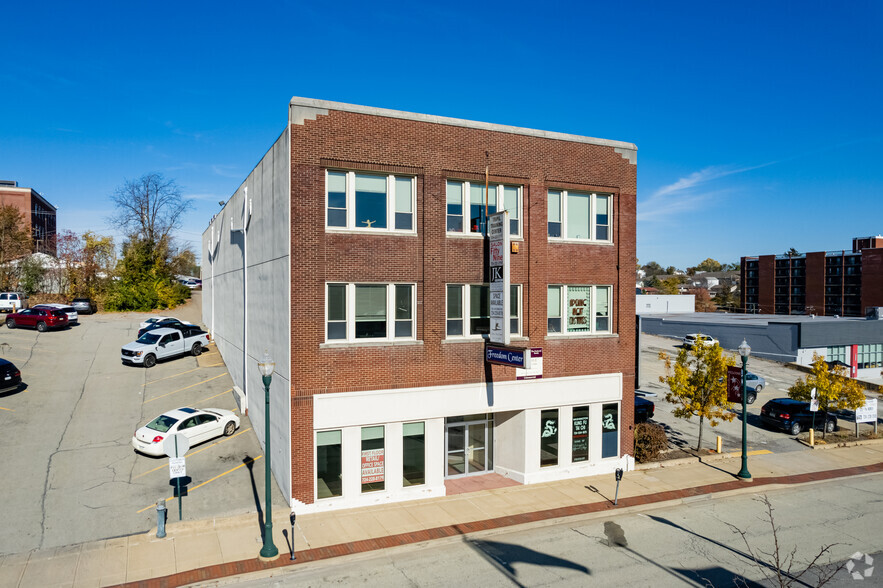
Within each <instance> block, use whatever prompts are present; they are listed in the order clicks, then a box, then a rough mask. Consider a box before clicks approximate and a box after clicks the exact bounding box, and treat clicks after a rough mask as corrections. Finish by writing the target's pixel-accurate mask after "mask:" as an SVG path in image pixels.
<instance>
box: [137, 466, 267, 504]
mask: <svg viewBox="0 0 883 588" xmlns="http://www.w3.org/2000/svg"><path fill="white" fill-rule="evenodd" d="M262 457H263V455H259V456H257V457H256V458H254V459H253V460H251V461H250V462H248V463H241V464H239V465H238V466H236V467H235V468H233V469H230V470H227V471H226V472H224V473H223V474H218V475H217V476H215V477H214V478H212V479H211V480H206V481H205V482H203V483H202V484H200V485H199V486H194V487H193V488H190V489H189V490H188V491H187V493H188V494H189V493H190V492H193V491H194V490H196V489H197V488H202V487H203V486H205V485H206V484H208V483H209V482H214V481H215V480H217V479H218V478H223V477H224V476H226V475H227V474H230V473H232V472H235V471H236V470H238V469H239V468H242V467H245V466H247V465H250V464H253V463H254V462H256V461H257V460H259V459H260V458H262ZM174 498H175V495H174V494H173V495H172V496H169V497H168V498H166V501H167V502H168V501H169V500H173V499H174ZM151 508H156V505H155V504H151V505H150V506H148V507H146V508H142V509H141V510H139V511H138V514H141V513H142V512H144V511H146V510H150V509H151Z"/></svg>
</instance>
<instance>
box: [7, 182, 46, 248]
mask: <svg viewBox="0 0 883 588" xmlns="http://www.w3.org/2000/svg"><path fill="white" fill-rule="evenodd" d="M10 183H14V182H10ZM0 206H14V207H15V208H17V209H18V211H19V213H21V215H22V217H23V219H24V224H25V227H26V228H27V230H28V232H29V233H30V234H31V238H32V240H33V242H34V251H35V252H41V253H48V254H50V255H55V254H56V242H55V238H56V218H55V207H54V206H52V205H51V204H49V203H48V202H47V201H46V200H45V199H44V198H43V197H42V196H40V195H39V194H38V193H37V192H35V191H34V190H32V189H31V188H19V187H18V186H7V185H5V184H4V185H0Z"/></svg>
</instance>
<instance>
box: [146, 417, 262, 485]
mask: <svg viewBox="0 0 883 588" xmlns="http://www.w3.org/2000/svg"><path fill="white" fill-rule="evenodd" d="M248 431H251V427H249V428H247V429H243V430H242V431H239V432H238V433H236V434H235V435H230V436H229V437H224V438H223V439H221V440H220V441H217V442H215V443H212V444H211V445H206V446H205V447H203V448H201V449H197V450H196V451H191V452H190V453H188V454H187V456H188V457H189V456H191V455H196V454H197V453H199V452H200V451H205V450H206V449H210V448H212V447H214V446H215V445H218V444H220V443H223V442H224V441H229V440H230V439H232V438H233V437H238V436H239V435H242V434H243V433H247V432H248ZM167 467H169V464H163V465H161V466H157V467H155V468H153V469H152V470H147V471H146V472H144V473H143V474H138V475H137V476H135V477H133V478H132V479H133V480H137V479H138V478H140V477H141V476H146V475H147V474H152V473H153V472H155V471H156V470H161V469H163V468H167Z"/></svg>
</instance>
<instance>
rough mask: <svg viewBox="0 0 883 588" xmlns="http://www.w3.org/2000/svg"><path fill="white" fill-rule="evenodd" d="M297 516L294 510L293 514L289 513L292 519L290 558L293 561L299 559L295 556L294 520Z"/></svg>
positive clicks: (289, 518) (289, 517) (290, 519)
mask: <svg viewBox="0 0 883 588" xmlns="http://www.w3.org/2000/svg"><path fill="white" fill-rule="evenodd" d="M296 518H297V517H296V516H295V514H294V511H291V514H290V515H288V520H289V521H291V557H290V558H289V559H290V560H291V561H294V560H295V559H297V558H296V557H295V556H294V521H295V519H296Z"/></svg>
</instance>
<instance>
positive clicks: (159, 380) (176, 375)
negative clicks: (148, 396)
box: [147, 368, 199, 385]
mask: <svg viewBox="0 0 883 588" xmlns="http://www.w3.org/2000/svg"><path fill="white" fill-rule="evenodd" d="M198 369H199V368H193V369H192V370H187V371H186V372H181V373H180V374H175V375H174V376H166V377H165V378H158V379H156V380H150V381H149V382H147V383H148V385H149V384H153V383H154V382H162V381H163V380H171V379H172V378H177V377H178V376H183V375H184V374H189V373H190V372H195V371H196V370H198Z"/></svg>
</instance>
